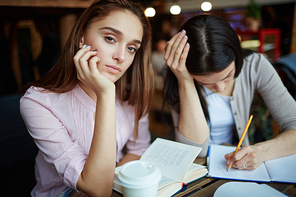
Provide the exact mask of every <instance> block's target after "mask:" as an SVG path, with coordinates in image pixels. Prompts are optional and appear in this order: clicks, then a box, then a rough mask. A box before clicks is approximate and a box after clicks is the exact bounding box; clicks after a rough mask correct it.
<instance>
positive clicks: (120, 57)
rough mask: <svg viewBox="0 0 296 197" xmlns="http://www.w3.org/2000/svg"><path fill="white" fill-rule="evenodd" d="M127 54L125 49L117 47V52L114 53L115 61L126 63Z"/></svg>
mask: <svg viewBox="0 0 296 197" xmlns="http://www.w3.org/2000/svg"><path fill="white" fill-rule="evenodd" d="M125 52H126V50H125V48H124V47H120V46H118V47H116V50H115V51H114V54H113V59H115V60H116V61H118V62H119V63H121V62H124V61H125V58H126V54H125Z"/></svg>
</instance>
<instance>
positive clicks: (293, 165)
mask: <svg viewBox="0 0 296 197" xmlns="http://www.w3.org/2000/svg"><path fill="white" fill-rule="evenodd" d="M265 165H266V168H267V171H268V173H269V176H270V179H271V180H272V181H274V182H285V183H296V154H294V155H290V156H286V157H281V158H278V159H273V160H269V161H266V162H265Z"/></svg>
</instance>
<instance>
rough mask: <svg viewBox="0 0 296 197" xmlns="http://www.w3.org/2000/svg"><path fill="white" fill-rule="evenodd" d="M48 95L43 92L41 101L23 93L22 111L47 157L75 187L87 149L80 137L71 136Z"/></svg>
mask: <svg viewBox="0 0 296 197" xmlns="http://www.w3.org/2000/svg"><path fill="white" fill-rule="evenodd" d="M35 96H36V95H35ZM46 98H47V97H43V98H41V96H40V98H38V99H36V100H40V101H34V100H32V99H30V98H28V97H23V98H22V99H21V101H20V112H21V115H22V117H23V120H24V122H25V123H26V126H27V129H28V131H29V133H30V135H31V136H32V137H33V138H34V140H35V143H36V145H37V146H38V148H39V149H40V151H41V152H42V155H43V157H44V159H45V161H46V162H47V163H49V164H51V165H52V166H53V167H54V168H55V170H56V171H57V173H58V175H59V177H61V178H62V179H63V181H64V183H65V184H67V185H69V186H71V187H72V188H75V189H76V183H77V181H78V178H79V176H80V173H81V172H82V170H83V167H84V164H85V160H86V158H87V152H86V150H85V148H83V147H81V146H80V145H79V144H78V142H77V141H73V140H72V138H71V137H70V134H69V131H68V130H67V129H66V127H65V126H64V124H63V123H62V122H61V121H60V120H59V119H58V118H57V117H56V116H55V115H54V114H53V113H52V111H51V109H50V106H47V103H46ZM44 170H46V169H44ZM59 177H57V178H59ZM51 178H52V177H51Z"/></svg>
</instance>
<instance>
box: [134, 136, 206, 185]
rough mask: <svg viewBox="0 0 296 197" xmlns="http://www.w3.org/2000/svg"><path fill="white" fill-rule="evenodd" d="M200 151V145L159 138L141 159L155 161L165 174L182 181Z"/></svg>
mask: <svg viewBox="0 0 296 197" xmlns="http://www.w3.org/2000/svg"><path fill="white" fill-rule="evenodd" d="M200 151H201V148H199V147H195V146H190V145H187V144H182V143H178V142H175V141H171V140H165V139H161V138H157V139H156V140H155V141H154V142H153V143H152V144H151V146H150V147H149V148H148V149H147V150H146V151H145V153H144V154H143V155H142V157H141V159H140V160H144V161H150V162H153V163H155V164H156V165H157V166H158V168H159V169H160V171H161V173H162V174H163V175H164V176H166V177H169V178H172V179H175V180H178V181H180V182H182V181H183V177H184V175H185V173H186V172H187V170H188V168H189V166H190V165H191V163H192V162H193V161H194V159H195V158H196V157H197V155H198V154H199V152H200Z"/></svg>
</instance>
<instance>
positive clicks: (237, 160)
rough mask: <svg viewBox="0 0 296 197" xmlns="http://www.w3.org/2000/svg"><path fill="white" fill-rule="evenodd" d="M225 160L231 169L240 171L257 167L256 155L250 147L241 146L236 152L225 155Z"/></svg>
mask: <svg viewBox="0 0 296 197" xmlns="http://www.w3.org/2000/svg"><path fill="white" fill-rule="evenodd" d="M225 159H226V160H227V161H228V163H231V164H232V167H234V168H237V169H241V170H242V169H243V170H254V169H255V168H257V167H258V166H257V159H256V153H255V152H254V151H253V149H252V148H251V146H243V147H242V148H241V149H239V150H238V151H237V152H235V153H234V152H232V153H229V154H227V155H225Z"/></svg>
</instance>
